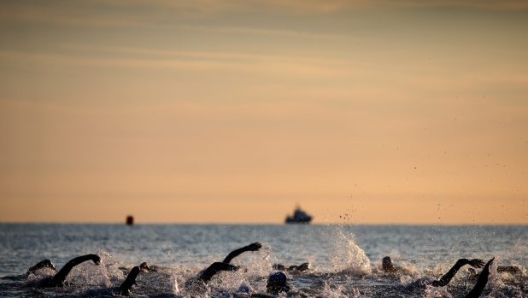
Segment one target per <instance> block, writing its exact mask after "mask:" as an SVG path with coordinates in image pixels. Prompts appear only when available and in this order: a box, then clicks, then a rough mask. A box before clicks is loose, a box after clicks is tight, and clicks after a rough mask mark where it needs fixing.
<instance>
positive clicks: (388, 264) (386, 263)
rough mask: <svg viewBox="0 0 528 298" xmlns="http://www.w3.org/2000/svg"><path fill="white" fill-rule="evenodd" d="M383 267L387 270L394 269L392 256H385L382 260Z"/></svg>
mask: <svg viewBox="0 0 528 298" xmlns="http://www.w3.org/2000/svg"><path fill="white" fill-rule="evenodd" d="M381 267H382V268H383V270H385V271H389V270H394V265H393V264H392V260H391V258H390V257H384V258H383V260H382V261H381Z"/></svg>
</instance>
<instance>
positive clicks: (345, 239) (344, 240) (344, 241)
mask: <svg viewBox="0 0 528 298" xmlns="http://www.w3.org/2000/svg"><path fill="white" fill-rule="evenodd" d="M331 263H332V267H333V270H334V271H349V272H353V273H356V274H369V273H371V271H372V268H371V266H370V260H369V258H368V257H367V255H366V254H365V251H364V250H363V249H361V247H359V246H358V245H357V244H356V242H355V238H354V235H353V234H352V233H345V232H344V231H343V228H342V227H337V235H336V241H335V243H334V251H333V253H332V258H331Z"/></svg>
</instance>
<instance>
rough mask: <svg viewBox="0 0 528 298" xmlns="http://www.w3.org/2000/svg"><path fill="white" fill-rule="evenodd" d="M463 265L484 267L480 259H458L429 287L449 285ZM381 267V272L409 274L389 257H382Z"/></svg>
mask: <svg viewBox="0 0 528 298" xmlns="http://www.w3.org/2000/svg"><path fill="white" fill-rule="evenodd" d="M465 265H470V266H472V267H474V268H482V266H484V261H482V260H480V259H473V260H468V259H459V260H458V261H457V262H456V263H455V265H453V267H451V269H449V271H448V272H447V273H446V274H444V275H443V276H442V277H441V278H440V280H434V281H433V282H432V283H431V285H432V286H433V287H443V286H446V285H447V284H449V282H450V281H451V279H453V277H454V276H455V274H457V272H458V271H459V270H460V268H462V267H464V266H465ZM381 267H382V269H383V271H385V272H389V273H405V274H409V273H410V272H409V271H408V270H407V269H405V268H401V267H397V266H394V264H392V260H391V258H390V257H384V258H383V259H382V261H381Z"/></svg>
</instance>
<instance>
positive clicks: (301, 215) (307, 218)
mask: <svg viewBox="0 0 528 298" xmlns="http://www.w3.org/2000/svg"><path fill="white" fill-rule="evenodd" d="M312 218H313V217H312V216H311V215H310V214H308V213H306V212H305V211H304V210H302V209H301V207H299V206H297V208H295V211H294V212H293V215H292V216H290V215H288V216H287V217H286V223H287V224H291V223H300V224H309V223H310V222H311V221H312Z"/></svg>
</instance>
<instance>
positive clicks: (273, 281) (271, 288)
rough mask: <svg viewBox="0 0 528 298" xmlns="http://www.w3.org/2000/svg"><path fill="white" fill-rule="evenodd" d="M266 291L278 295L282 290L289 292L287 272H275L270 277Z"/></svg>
mask: <svg viewBox="0 0 528 298" xmlns="http://www.w3.org/2000/svg"><path fill="white" fill-rule="evenodd" d="M266 291H267V292H268V294H272V295H278V294H279V293H281V292H285V293H288V292H289V291H290V286H288V283H287V278H286V274H284V273H282V272H275V273H273V274H271V275H270V276H269V277H268V283H267V284H266Z"/></svg>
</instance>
